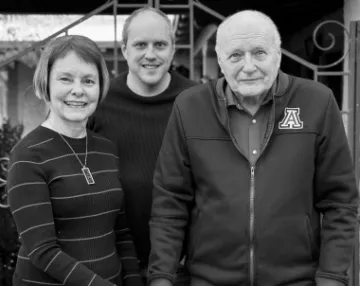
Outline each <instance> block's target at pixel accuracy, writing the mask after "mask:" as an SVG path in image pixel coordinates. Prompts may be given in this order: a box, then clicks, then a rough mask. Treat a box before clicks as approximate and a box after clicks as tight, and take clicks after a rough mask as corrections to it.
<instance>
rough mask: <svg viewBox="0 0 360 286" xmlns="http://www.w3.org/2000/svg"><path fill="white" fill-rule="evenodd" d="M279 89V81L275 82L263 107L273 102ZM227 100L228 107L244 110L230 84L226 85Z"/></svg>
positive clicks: (265, 98)
mask: <svg viewBox="0 0 360 286" xmlns="http://www.w3.org/2000/svg"><path fill="white" fill-rule="evenodd" d="M276 88H277V80H275V81H274V83H273V85H272V86H271V88H270V89H269V91H268V92H267V93H266V95H265V97H264V100H263V102H262V103H261V105H265V104H267V103H268V102H270V101H271V100H273V94H274V93H275V91H276ZM225 98H226V102H227V106H228V107H229V106H234V105H235V106H237V107H238V108H240V109H244V108H243V106H242V104H241V102H240V100H238V98H237V97H236V95H235V94H234V92H233V91H232V90H231V88H230V86H229V85H228V84H226V85H225Z"/></svg>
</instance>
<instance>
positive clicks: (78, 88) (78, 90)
mask: <svg viewBox="0 0 360 286" xmlns="http://www.w3.org/2000/svg"><path fill="white" fill-rule="evenodd" d="M71 95H73V96H76V97H81V96H83V95H84V89H83V86H82V84H81V82H80V81H74V84H73V86H72V89H71Z"/></svg>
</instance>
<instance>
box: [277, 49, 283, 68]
mask: <svg viewBox="0 0 360 286" xmlns="http://www.w3.org/2000/svg"><path fill="white" fill-rule="evenodd" d="M278 57H279V58H278V69H279V68H280V65H281V58H282V53H281V49H279V51H278Z"/></svg>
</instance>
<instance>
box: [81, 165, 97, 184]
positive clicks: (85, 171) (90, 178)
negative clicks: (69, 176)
mask: <svg viewBox="0 0 360 286" xmlns="http://www.w3.org/2000/svg"><path fill="white" fill-rule="evenodd" d="M81 171H82V172H83V174H84V177H85V180H86V182H87V183H88V185H94V184H95V180H94V178H93V176H92V174H91V172H90V169H89V168H88V167H83V168H82V169H81Z"/></svg>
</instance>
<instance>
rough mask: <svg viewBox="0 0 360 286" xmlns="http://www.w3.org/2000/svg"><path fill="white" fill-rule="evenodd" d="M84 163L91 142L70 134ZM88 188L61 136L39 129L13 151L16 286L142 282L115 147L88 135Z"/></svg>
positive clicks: (11, 183) (102, 285) (10, 191)
mask: <svg viewBox="0 0 360 286" xmlns="http://www.w3.org/2000/svg"><path fill="white" fill-rule="evenodd" d="M64 138H65V139H66V141H67V142H68V143H69V144H70V145H71V146H72V148H73V149H74V151H75V152H76V153H77V154H78V156H79V158H80V160H81V161H82V163H84V161H85V148H86V147H85V145H86V144H85V138H82V139H74V138H69V137H65V136H64ZM87 166H88V167H89V168H90V170H91V172H92V175H93V177H94V180H95V184H94V185H88V184H87V182H86V180H85V177H84V175H83V173H82V171H81V165H80V163H79V161H78V160H77V159H76V157H75V155H74V154H73V152H72V151H71V149H70V148H69V146H68V145H67V144H66V143H65V142H64V141H63V140H62V138H61V137H60V135H59V134H58V133H56V132H54V131H52V130H50V129H48V128H45V127H42V126H39V127H37V128H36V129H35V130H33V131H32V132H31V133H29V134H28V135H27V136H26V137H25V138H24V139H23V140H21V141H20V142H19V143H18V144H17V145H16V146H15V147H14V149H13V151H12V153H11V156H10V163H9V168H8V183H7V192H8V197H9V203H10V208H11V212H12V215H13V218H14V220H15V223H16V226H17V230H18V233H19V238H20V243H21V246H20V250H19V253H18V259H17V264H16V269H15V274H14V279H13V281H14V286H18V285H21V286H23V285H29V286H30V285H31V286H36V285H45V286H46V285H51V286H54V285H68V286H113V285H114V284H115V285H141V284H142V282H141V278H140V276H139V274H138V261H137V258H136V255H135V249H134V246H133V243H132V240H131V235H130V230H129V229H128V228H127V224H126V217H125V214H124V211H123V210H124V206H123V191H122V189H121V186H120V182H119V178H118V157H117V156H116V149H115V147H114V146H113V144H112V143H111V142H110V141H108V140H107V139H104V138H102V137H100V136H98V135H96V134H95V133H93V132H91V131H89V130H88V157H87Z"/></svg>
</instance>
